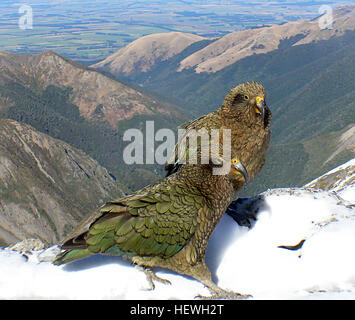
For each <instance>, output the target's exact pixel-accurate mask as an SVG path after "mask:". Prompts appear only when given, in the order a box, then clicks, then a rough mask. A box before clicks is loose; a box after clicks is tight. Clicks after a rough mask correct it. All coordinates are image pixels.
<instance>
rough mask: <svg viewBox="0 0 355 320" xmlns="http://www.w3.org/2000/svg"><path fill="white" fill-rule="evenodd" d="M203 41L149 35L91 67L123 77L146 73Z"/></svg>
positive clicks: (183, 36)
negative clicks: (122, 75)
mask: <svg viewBox="0 0 355 320" xmlns="http://www.w3.org/2000/svg"><path fill="white" fill-rule="evenodd" d="M203 39H204V38H203V37H200V36H197V35H194V34H190V33H182V32H168V33H157V34H150V35H147V36H144V37H142V38H139V39H138V40H135V41H133V42H132V43H130V44H129V45H127V46H126V47H124V48H122V49H120V50H118V51H117V52H116V53H114V54H112V55H110V56H109V57H107V58H106V59H105V60H103V61H101V62H99V63H97V64H94V65H92V67H94V68H104V69H108V70H110V72H112V73H116V74H120V73H122V74H125V75H130V74H132V73H136V72H146V71H148V70H150V69H151V68H152V67H153V66H154V65H155V64H156V63H158V62H161V61H165V60H167V59H169V58H171V57H173V56H174V55H176V54H178V53H180V52H181V51H183V50H184V49H185V48H187V47H188V46H190V45H191V44H193V43H195V42H197V41H201V40H203Z"/></svg>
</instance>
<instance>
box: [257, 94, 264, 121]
mask: <svg viewBox="0 0 355 320" xmlns="http://www.w3.org/2000/svg"><path fill="white" fill-rule="evenodd" d="M265 108H266V103H265V101H264V100H261V99H260V100H259V101H257V102H256V109H257V110H258V113H259V114H260V116H261V118H262V119H264V117H265Z"/></svg>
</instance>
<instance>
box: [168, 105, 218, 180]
mask: <svg viewBox="0 0 355 320" xmlns="http://www.w3.org/2000/svg"><path fill="white" fill-rule="evenodd" d="M221 126H222V123H221V119H220V117H219V115H218V112H217V111H214V112H211V113H208V114H206V115H203V116H201V117H200V118H197V119H195V120H192V121H189V122H186V123H184V124H182V125H181V126H180V127H179V129H185V130H186V131H185V134H184V135H182V136H181V137H180V138H179V141H178V142H177V144H176V145H175V147H174V153H173V154H172V156H171V157H170V159H169V160H168V161H167V163H166V164H165V171H167V173H166V176H170V175H172V174H173V173H175V172H177V171H179V170H180V168H181V166H182V165H183V163H181V159H184V160H186V161H187V160H188V159H191V158H192V157H196V156H197V154H201V141H200V140H198V141H197V146H196V147H197V148H196V149H192V148H189V144H188V143H187V144H186V137H187V136H189V135H190V134H191V132H192V131H193V130H196V131H198V130H201V129H206V130H207V132H208V133H209V134H211V130H212V129H220V128H221ZM189 151H190V152H192V153H193V154H189Z"/></svg>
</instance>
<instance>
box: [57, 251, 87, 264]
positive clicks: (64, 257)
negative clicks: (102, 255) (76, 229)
mask: <svg viewBox="0 0 355 320" xmlns="http://www.w3.org/2000/svg"><path fill="white" fill-rule="evenodd" d="M91 255H93V253H92V252H90V251H89V250H88V249H73V250H65V251H63V252H61V253H59V254H58V255H57V256H56V258H55V260H54V261H53V264H55V265H58V266H59V265H61V264H66V263H70V262H73V261H76V260H80V259H83V258H86V257H88V256H91Z"/></svg>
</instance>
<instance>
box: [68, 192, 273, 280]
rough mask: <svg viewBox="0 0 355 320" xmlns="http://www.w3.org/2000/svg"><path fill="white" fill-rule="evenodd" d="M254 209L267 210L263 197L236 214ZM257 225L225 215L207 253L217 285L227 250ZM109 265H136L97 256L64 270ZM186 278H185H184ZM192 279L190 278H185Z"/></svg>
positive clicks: (238, 206)
mask: <svg viewBox="0 0 355 320" xmlns="http://www.w3.org/2000/svg"><path fill="white" fill-rule="evenodd" d="M251 207H252V208H253V210H254V212H253V214H254V216H255V217H256V216H257V213H258V211H259V210H260V209H261V208H262V209H263V210H264V209H266V210H267V207H266V203H265V200H264V198H262V197H253V198H248V199H243V202H242V203H241V202H239V201H238V203H237V204H236V209H235V212H237V214H242V213H243V211H248V210H250V208H251ZM254 224H255V221H252V222H251V223H250V225H248V226H240V225H238V224H237V222H236V219H235V216H234V218H232V216H231V215H229V214H224V215H223V217H222V219H221V221H220V222H219V223H218V225H217V227H216V228H215V230H214V232H213V234H212V236H211V238H210V240H209V243H208V247H207V252H206V264H207V266H208V268H209V269H210V271H211V273H212V280H213V281H214V282H215V283H217V282H218V278H217V275H216V273H217V270H218V267H219V265H220V263H221V261H222V259H223V257H224V255H225V252H226V250H227V249H228V248H229V247H230V246H231V245H232V244H234V243H235V242H236V241H238V239H240V238H241V237H243V235H245V234H246V233H247V232H248V231H249V230H250V228H252V227H253V226H254ZM107 264H116V265H117V266H123V267H131V268H134V264H133V263H132V262H131V261H130V260H129V259H126V258H123V257H120V256H105V255H100V254H96V255H93V256H90V257H87V258H85V259H82V260H78V261H74V262H72V263H70V264H68V265H65V266H64V267H63V270H65V271H68V272H75V271H81V270H87V269H92V268H97V267H100V266H104V265H107ZM154 271H157V272H159V271H163V272H164V273H168V274H176V273H174V272H173V271H171V270H168V269H164V268H158V267H157V268H154ZM184 277H185V276H184ZM185 278H187V279H191V278H190V277H185Z"/></svg>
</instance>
